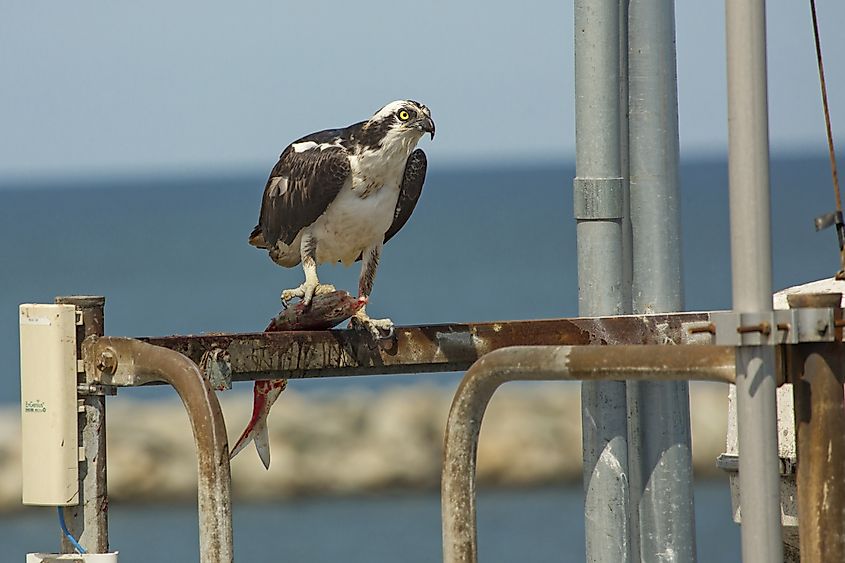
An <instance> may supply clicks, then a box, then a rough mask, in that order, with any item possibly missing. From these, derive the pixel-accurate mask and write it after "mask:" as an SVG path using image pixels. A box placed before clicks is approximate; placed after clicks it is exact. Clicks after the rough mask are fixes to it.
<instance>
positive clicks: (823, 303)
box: [789, 293, 845, 563]
mask: <svg viewBox="0 0 845 563" xmlns="http://www.w3.org/2000/svg"><path fill="white" fill-rule="evenodd" d="M796 301H797V303H796ZM841 301H842V295H841V294H839V293H835V294H817V295H801V296H800V298H798V299H790V300H789V304H790V307H796V306H797V307H812V308H827V307H836V308H837V309H838V308H839V306H840V303H841ZM831 328H832V327H831ZM792 360H793V361H792V362H790V363H791V365H792V366H794V368H795V369H796V370H797V373H796V374H794V375H792V377H791V379H792V383H793V387H792V392H793V396H794V397H795V430H796V434H797V440H796V441H797V446H798V478H797V481H798V528H799V541H800V547H801V562H802V563H824V562H825V561H845V395H843V393H842V386H843V384H845V354H843V348H842V345H841V344H834V343H824V344H821V343H819V344H801V345H799V346H796V347H795V348H794V356H793V358H792Z"/></svg>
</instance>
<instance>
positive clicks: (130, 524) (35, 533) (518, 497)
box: [0, 482, 740, 563]
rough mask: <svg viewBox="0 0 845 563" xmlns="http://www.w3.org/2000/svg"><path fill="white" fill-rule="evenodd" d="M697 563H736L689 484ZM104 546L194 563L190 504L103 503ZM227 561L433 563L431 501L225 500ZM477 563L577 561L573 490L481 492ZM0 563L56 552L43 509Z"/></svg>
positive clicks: (10, 535) (720, 513) (725, 526)
mask: <svg viewBox="0 0 845 563" xmlns="http://www.w3.org/2000/svg"><path fill="white" fill-rule="evenodd" d="M695 496H696V498H695V502H696V515H695V518H696V529H697V531H698V543H697V551H698V561H699V562H700V563H737V562H739V560H740V556H739V528H738V527H737V526H736V525H735V524H733V523H732V522H731V519H730V494H729V493H728V487H727V483H726V482H709V483H703V484H699V485H697V486H696V489H695ZM109 516H110V519H109V539H110V542H111V547H112V549H116V550H120V561H121V563H148V562H153V561H155V562H161V563H177V562H185V561H196V560H197V550H198V539H197V537H198V531H197V530H198V527H197V515H196V511H195V510H194V508H192V507H185V506H178V507H152V506H141V507H138V506H131V507H130V506H120V505H117V506H113V507H111V511H110V514H109ZM233 526H234V528H233V531H234V537H235V546H234V548H235V560H236V561H273V562H275V561H290V562H292V563H339V562H343V563H373V562H396V561H402V562H403V563H430V562H432V561H439V560H441V539H440V537H441V536H440V499H439V496H437V495H435V494H396V495H386V496H380V497H360V498H345V499H306V500H295V501H291V502H288V503H282V504H278V505H245V506H243V505H238V504H237V503H235V507H234V519H233ZM478 544H479V559H480V560H481V561H484V562H485V563H515V562H520V563H542V562H548V561H558V562H562V563H583V561H584V518H583V500H582V496H581V490H580V488H563V489H557V488H555V489H535V490H528V491H489V490H488V491H485V490H482V491H481V492H480V493H479V497H478ZM0 545H2V546H3V550H2V553H3V554H6V555H2V556H0V561H3V563H6V562H7V561H8V562H9V563H12V562H14V561H22V560H23V555H22V554H24V553H27V552H29V551H37V550H45V549H56V547H57V545H58V524H57V522H56V518H55V511H54V510H52V509H47V508H44V509H31V510H28V511H27V512H25V513H22V514H19V515H18V516H16V517H14V518H7V519H4V520H0Z"/></svg>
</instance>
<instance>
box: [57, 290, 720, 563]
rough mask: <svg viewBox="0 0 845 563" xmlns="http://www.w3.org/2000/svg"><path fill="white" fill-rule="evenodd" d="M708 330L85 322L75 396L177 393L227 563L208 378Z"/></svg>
mask: <svg viewBox="0 0 845 563" xmlns="http://www.w3.org/2000/svg"><path fill="white" fill-rule="evenodd" d="M62 299H70V298H62ZM99 299H100V306H101V305H102V298H99ZM710 322H711V319H710V315H709V314H706V313H684V314H673V315H642V316H622V317H607V318H602V317H596V318H574V319H548V320H538V321H507V322H494V323H475V324H446V325H429V326H419V327H401V328H398V329H397V331H396V339H395V341H394V342H393V343H392V345H391V346H387V347H386V346H379V345H377V344H376V343H374V342H373V341H372V340H371V339H370V338H369V337H368V336H366V335H362V334H360V333H358V332H355V331H343V330H340V331H313V332H299V331H298V332H280V333H248V334H215V335H197V336H169V337H160V338H142V339H133V338H119V337H101V336H98V334H101V327H102V320H100V321H99V324H97V323H94V324H92V327H96V330H93V329H92V330H86V331H85V332H84V333H80V336H84V335H85V334H89V336H88V337H87V338H86V339H85V340H84V342H83V343H82V345H81V350H80V358H82V364H83V368H84V372H85V377H84V379H83V380H82V382H81V383H80V394H82V395H84V396H95V397H98V398H99V399H100V400H102V401H103V408H104V405H105V402H104V401H105V397H104V395H105V394H108V393H113V392H114V390H115V389H116V388H117V387H134V386H140V385H150V384H160V383H167V384H170V385H172V386H173V387H174V388H175V389H176V391H177V392H178V393H179V395H180V397H181V398H182V400H183V402H184V404H185V406H186V409H187V411H188V414H189V417H190V420H191V424H192V426H193V430H194V438H195V442H196V448H197V456H198V465H199V472H200V479H199V491H198V496H199V509H200V546H201V561H203V563H218V562H227V561H231V560H232V531H231V506H230V499H229V487H230V475H229V463H228V444H227V441H226V432H225V423H224V421H223V418H222V415H221V413H220V407H219V403H218V401H217V397H216V396H215V394H214V393H213V391H212V386H211V383H210V382H211V380H212V379H213V378H217V379H218V385H219V386H220V387H221V388H225V387H227V386H228V385H230V384H231V381H233V380H234V381H247V380H256V379H268V378H277V379H281V378H289V379H296V378H318V377H332V376H356V375H371V374H402V373H404V374H409V373H420V372H429V373H431V372H444V371H460V370H465V369H467V368H469V367H470V366H471V365H472V364H473V363H474V362H475V361H477V360H479V359H480V358H482V357H484V356H485V355H486V354H488V353H489V352H492V351H494V350H497V349H501V348H506V347H511V346H518V345H576V346H578V345H583V346H584V347H585V348H586V347H591V345H592V346H595V348H596V351H597V354H598V355H599V356H606V354H605V350H607V348H605V347H604V346H605V345H616V344H686V343H695V342H699V343H702V342H708V341H709V336H707V335H705V334H697V333H699V332H700V331H701V330H702V327H704V328H706V327H707V326H709V324H710ZM678 350H680V348H678ZM221 375H223V376H225V377H224V380H223V381H219V379H220V377H221ZM104 412H105V411H104V410H103V413H104ZM100 420H101V422H102V423H101V424H98V425H97V426H96V428H94V429H92V430H95V431H93V432H91V433H88V432H83V434H82V442H81V443H82V444H83V447H84V448H85V449H86V451H89V448H90V447H91V444H102V447H100V448H99V449H98V450H97V455H96V462H97V464H98V467H102V468H103V470H102V471H99V472H92V473H90V474H88V475H87V476H86V477H85V479H86V483H88V482H89V481H90V483H92V484H94V485H96V487H98V489H97V490H100V491H102V493H101V495H100V496H99V497H97V498H98V503H97V504H96V505H91V507H90V508H89V510H88V511H87V512H86V514H87V515H88V516H86V518H88V520H86V522H93V523H90V524H86V525H84V526H82V525H80V528H79V530H82V532H83V533H86V532H85V530H91V529H97V530H99V532H98V534H99V535H98V536H97V537H99V538H100V539H99V540H98V542H99V543H94V542H89V545H90V546H91V547H92V549H91V551H92V552H95V550H94V549H93V548H94V547H95V546H96V549H97V550H100V551H101V552H105V551H107V549H108V528H107V524H108V523H107V519H106V515H107V512H106V510H105V509H106V508H107V507H108V498H107V496H106V475H105V471H104V468H105V463H106V451H105V446H104V444H105V415H104V414H103V417H102V418H101V419H100ZM86 486H89V485H86ZM97 507H101V508H103V510H99V509H97ZM95 524H96V525H95ZM87 533H90V532H87ZM83 537H85V536H84V535H83ZM68 549H70V548H68ZM65 551H67V552H69V551H68V550H65Z"/></svg>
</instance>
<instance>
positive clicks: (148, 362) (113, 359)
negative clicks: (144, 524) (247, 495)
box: [82, 337, 233, 563]
mask: <svg viewBox="0 0 845 563" xmlns="http://www.w3.org/2000/svg"><path fill="white" fill-rule="evenodd" d="M82 346H83V358H84V361H85V371H86V372H87V373H88V375H89V376H90V377H91V378H92V379H93V381H95V382H97V383H100V384H103V385H115V386H128V385H131V386H136V385H144V384H146V383H152V382H158V381H160V382H164V383H169V384H170V385H172V386H173V388H174V389H175V390H176V392H177V393H178V394H179V397H180V398H181V399H182V403H183V404H184V405H185V409H186V410H187V412H188V418H189V419H190V421H191V429H192V431H193V434H194V442H195V444H196V448H197V463H198V466H199V487H198V497H199V532H200V561H201V563H230V562H231V561H232V560H233V554H232V506H231V496H230V486H231V476H230V472H229V442H228V438H227V436H226V423H225V422H224V420H223V413H222V411H221V410H220V403H219V402H218V401H217V396H216V395H215V394H214V391H213V390H212V389H211V387H210V386H209V384H208V382H207V381H206V380H205V378H204V377H203V376H202V373H200V371H199V368H197V365H196V364H195V363H194V362H192V361H191V360H189V359H188V358H186V357H185V356H183V355H182V354H180V353H178V352H174V351H172V350H168V349H167V348H161V347H159V346H154V345H152V344H147V343H145V342H141V341H139V340H134V339H131V338H110V337H101V338H98V337H89V338H87V339H86V340H85V341H84V342H83V345H82Z"/></svg>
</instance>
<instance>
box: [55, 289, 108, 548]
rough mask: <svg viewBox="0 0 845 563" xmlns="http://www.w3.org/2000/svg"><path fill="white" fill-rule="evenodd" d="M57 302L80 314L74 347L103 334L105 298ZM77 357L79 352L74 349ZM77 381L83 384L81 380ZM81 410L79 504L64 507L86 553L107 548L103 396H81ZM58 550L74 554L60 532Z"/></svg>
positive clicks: (79, 298) (66, 516)
mask: <svg viewBox="0 0 845 563" xmlns="http://www.w3.org/2000/svg"><path fill="white" fill-rule="evenodd" d="M56 303H57V304H60V305H62V304H64V305H75V306H76V309H77V310H78V311H80V312H81V313H82V325H81V326H79V327H77V336H76V341H77V346H78V347H79V346H81V344H82V341H83V340H84V339H85V338H86V337H88V336H91V335H92V334H93V335H96V336H102V335H103V308H104V307H105V303H106V300H105V298H104V297H97V296H71V297H56ZM77 357H78V358H80V359H81V358H82V353H81V351H80V350H77ZM79 383H84V379H83V380H80V381H79ZM82 406H83V409H84V412H80V413H79V445H80V447H82V449H83V451H84V453H85V460H84V461H81V462H80V463H79V481H80V482H79V504H78V505H77V506H68V507H65V508H64V509H63V510H64V513H65V521H66V522H67V525H68V529H69V530H70V532H71V533H72V534H73V535H74V537H76V539H77V540H78V541H79V543H80V545H82V547H84V548H85V549H86V550H88V552H89V553H108V551H109V501H108V491H107V488H106V398H105V396H103V395H94V394H86V395H83V396H82ZM61 541H62V549H61V551H62V553H75V550H74V548H73V546H72V545H71V544H70V542H69V541H67V538H65V537H64V535H62V538H61Z"/></svg>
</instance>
